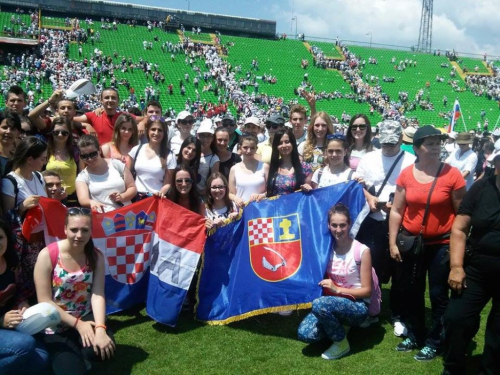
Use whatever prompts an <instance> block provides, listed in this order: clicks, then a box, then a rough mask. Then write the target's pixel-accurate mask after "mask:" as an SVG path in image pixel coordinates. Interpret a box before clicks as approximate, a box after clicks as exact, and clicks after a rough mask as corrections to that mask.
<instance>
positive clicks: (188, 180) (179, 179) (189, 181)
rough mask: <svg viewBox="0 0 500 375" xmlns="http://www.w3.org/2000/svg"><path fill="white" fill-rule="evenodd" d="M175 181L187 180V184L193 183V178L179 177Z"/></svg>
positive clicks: (179, 182) (180, 182)
mask: <svg viewBox="0 0 500 375" xmlns="http://www.w3.org/2000/svg"><path fill="white" fill-rule="evenodd" d="M175 182H176V183H177V184H182V183H183V182H185V183H186V184H188V185H191V184H192V183H193V180H192V179H190V178H177V179H176V180H175Z"/></svg>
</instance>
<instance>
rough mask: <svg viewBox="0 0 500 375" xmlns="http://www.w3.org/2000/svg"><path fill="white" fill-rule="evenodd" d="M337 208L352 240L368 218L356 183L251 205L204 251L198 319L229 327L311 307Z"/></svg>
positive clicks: (318, 290) (318, 291)
mask: <svg viewBox="0 0 500 375" xmlns="http://www.w3.org/2000/svg"><path fill="white" fill-rule="evenodd" d="M338 202H342V203H344V204H345V205H346V206H347V207H349V210H350V214H351V223H352V227H351V233H352V234H353V236H354V235H355V234H356V233H357V230H358V229H359V225H360V224H361V222H362V220H363V219H364V218H365V217H366V215H367V214H368V213H369V208H368V205H367V204H366V200H365V197H364V194H363V188H362V187H361V185H359V184H358V183H357V182H354V181H351V182H348V183H341V184H337V185H333V186H329V187H326V188H321V189H317V190H314V191H313V192H311V193H295V194H290V195H283V196H280V197H278V198H276V199H269V200H265V201H262V202H260V203H250V204H249V205H248V206H247V207H246V208H245V209H244V210H243V214H242V217H241V219H240V220H238V221H235V222H232V223H229V224H228V225H226V226H223V227H221V228H218V229H217V231H216V232H215V234H214V235H212V236H209V237H208V238H207V242H206V245H205V252H204V256H203V257H204V258H203V266H202V271H201V275H200V280H199V284H198V285H199V286H198V299H199V302H198V306H197V312H196V314H197V318H198V319H199V320H202V321H206V322H208V323H209V324H227V323H230V322H232V321H237V320H241V319H245V318H247V317H250V316H253V315H258V314H264V313H267V312H272V311H282V310H290V309H299V308H307V307H309V306H310V303H311V301H312V300H313V299H315V298H317V297H320V296H321V293H322V290H321V288H320V287H319V286H318V282H319V281H320V280H321V279H322V278H323V275H324V274H325V271H326V267H327V264H328V259H329V255H330V251H331V238H332V237H331V234H330V232H329V230H328V226H327V212H328V209H329V208H330V207H331V206H333V205H334V204H336V203H338Z"/></svg>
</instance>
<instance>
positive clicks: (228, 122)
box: [222, 113, 240, 150]
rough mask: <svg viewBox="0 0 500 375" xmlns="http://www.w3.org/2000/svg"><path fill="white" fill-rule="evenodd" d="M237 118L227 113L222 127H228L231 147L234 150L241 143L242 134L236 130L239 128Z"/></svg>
mask: <svg viewBox="0 0 500 375" xmlns="http://www.w3.org/2000/svg"><path fill="white" fill-rule="evenodd" d="M237 126H238V125H237V124H236V120H235V119H234V117H233V116H232V115H231V114H229V113H226V114H225V115H224V116H223V117H222V127H223V128H226V129H227V131H228V132H229V149H230V150H232V149H234V147H235V146H236V145H237V144H238V143H239V141H240V135H239V134H238V132H237V131H236V128H237Z"/></svg>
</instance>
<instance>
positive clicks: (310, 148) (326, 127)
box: [298, 111, 334, 172]
mask: <svg viewBox="0 0 500 375" xmlns="http://www.w3.org/2000/svg"><path fill="white" fill-rule="evenodd" d="M333 133H334V129H333V124H332V119H331V118H330V116H329V115H328V113H326V112H323V111H321V112H316V113H315V114H314V115H313V116H312V117H311V121H310V122H309V127H308V129H307V138H306V140H305V141H304V142H302V143H301V144H300V145H299V147H298V151H299V155H300V156H301V160H302V161H305V162H306V163H309V164H310V165H311V168H312V170H313V172H314V171H316V170H317V169H318V168H320V167H321V166H322V165H323V161H324V151H325V146H326V137H327V136H328V135H329V134H333Z"/></svg>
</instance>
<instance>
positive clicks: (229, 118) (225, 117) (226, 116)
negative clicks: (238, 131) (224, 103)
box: [222, 113, 236, 122]
mask: <svg viewBox="0 0 500 375" xmlns="http://www.w3.org/2000/svg"><path fill="white" fill-rule="evenodd" d="M226 120H230V121H233V122H236V121H235V119H234V116H233V115H232V114H230V113H226V114H225V115H224V116H223V117H222V121H226Z"/></svg>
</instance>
